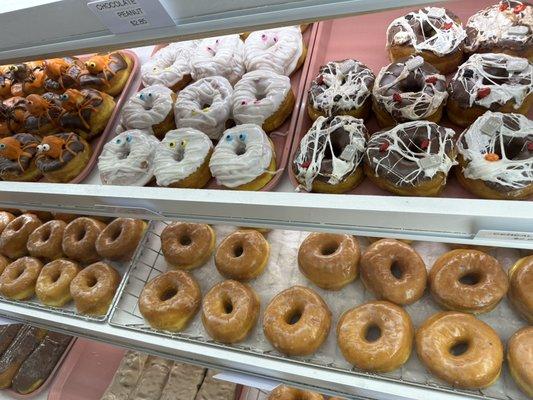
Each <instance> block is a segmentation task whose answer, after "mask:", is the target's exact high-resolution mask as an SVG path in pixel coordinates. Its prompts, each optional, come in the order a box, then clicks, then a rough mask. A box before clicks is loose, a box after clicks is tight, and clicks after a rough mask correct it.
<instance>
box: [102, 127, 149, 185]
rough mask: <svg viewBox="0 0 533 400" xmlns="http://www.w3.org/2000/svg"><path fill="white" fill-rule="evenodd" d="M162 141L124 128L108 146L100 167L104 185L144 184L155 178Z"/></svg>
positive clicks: (105, 147)
mask: <svg viewBox="0 0 533 400" xmlns="http://www.w3.org/2000/svg"><path fill="white" fill-rule="evenodd" d="M158 145H159V141H158V140H157V139H156V138H155V137H154V136H153V135H150V134H149V133H148V132H145V131H141V130H138V129H132V130H129V131H124V132H122V133H121V134H119V135H118V136H116V137H115V138H114V139H113V140H111V141H110V142H108V143H106V144H105V145H104V149H103V150H102V154H100V157H98V170H99V171H100V179H101V180H102V183H103V184H104V185H123V186H144V185H146V184H147V183H148V182H150V181H151V180H152V178H153V177H154V156H155V149H156V148H157V146H158Z"/></svg>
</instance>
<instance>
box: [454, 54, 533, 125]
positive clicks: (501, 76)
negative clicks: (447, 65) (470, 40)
mask: <svg viewBox="0 0 533 400" xmlns="http://www.w3.org/2000/svg"><path fill="white" fill-rule="evenodd" d="M532 81H533V65H532V64H530V63H529V62H528V60H527V59H525V58H520V57H513V56H508V55H506V54H491V53H489V54H472V55H471V56H470V58H469V59H468V60H467V61H466V62H465V63H463V64H462V65H461V66H460V67H459V69H458V70H457V72H456V73H455V75H454V76H453V78H452V80H451V81H450V84H449V87H448V91H449V93H450V98H449V99H448V105H447V108H446V112H447V114H448V118H449V119H450V121H451V122H453V123H454V124H457V125H460V126H463V127H468V126H469V125H471V124H472V123H474V121H475V120H476V119H477V118H478V117H480V116H481V115H483V114H484V113H485V112H486V111H487V110H490V111H499V112H503V113H510V112H514V113H518V114H524V115H526V114H527V113H528V111H529V109H530V108H531V104H533V83H532Z"/></svg>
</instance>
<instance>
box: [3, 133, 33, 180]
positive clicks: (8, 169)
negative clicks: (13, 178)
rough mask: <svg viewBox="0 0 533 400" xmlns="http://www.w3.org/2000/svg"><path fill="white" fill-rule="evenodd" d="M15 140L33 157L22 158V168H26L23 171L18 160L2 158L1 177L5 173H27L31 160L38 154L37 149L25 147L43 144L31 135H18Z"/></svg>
mask: <svg viewBox="0 0 533 400" xmlns="http://www.w3.org/2000/svg"><path fill="white" fill-rule="evenodd" d="M13 138H14V139H16V140H17V141H19V142H20V143H21V144H22V148H23V149H24V151H25V152H27V153H30V154H31V157H25V156H22V157H21V158H20V164H21V165H22V168H24V170H23V171H21V170H20V167H19V163H18V161H17V160H9V159H7V158H5V157H0V175H2V174H5V173H21V172H24V171H26V169H27V168H28V167H29V166H30V162H31V160H33V158H34V157H35V154H36V153H37V147H36V146H32V147H28V148H24V147H25V146H27V145H28V144H32V143H33V144H35V145H38V144H39V143H40V142H41V141H40V140H39V138H38V137H37V136H35V135H32V134H30V133H17V134H15V135H13Z"/></svg>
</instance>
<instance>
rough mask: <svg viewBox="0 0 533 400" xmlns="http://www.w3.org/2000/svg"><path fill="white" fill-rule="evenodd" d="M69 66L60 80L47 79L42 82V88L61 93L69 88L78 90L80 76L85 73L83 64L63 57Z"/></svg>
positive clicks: (74, 59) (75, 59)
mask: <svg viewBox="0 0 533 400" xmlns="http://www.w3.org/2000/svg"><path fill="white" fill-rule="evenodd" d="M63 60H65V61H66V62H68V63H69V64H70V66H69V67H68V69H67V70H66V71H65V73H64V74H63V75H62V77H61V80H59V79H56V78H52V77H47V78H46V79H45V81H44V88H45V89H46V90H51V91H61V90H65V89H69V88H74V89H78V88H79V87H80V75H81V74H82V73H83V72H84V71H85V68H84V65H83V63H82V62H81V61H80V60H78V59H77V58H74V57H63Z"/></svg>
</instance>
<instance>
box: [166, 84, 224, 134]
mask: <svg viewBox="0 0 533 400" xmlns="http://www.w3.org/2000/svg"><path fill="white" fill-rule="evenodd" d="M232 95H233V88H232V87H231V84H230V83H229V82H228V80H227V79H226V78H224V77H222V76H210V77H207V78H202V79H200V80H199V81H197V82H194V83H193V84H191V85H189V86H187V87H186V88H185V89H183V90H182V91H180V92H179V93H178V97H177V99H176V103H175V104H174V118H175V120H176V127H177V128H195V129H198V130H199V131H201V132H203V133H205V134H206V135H207V136H209V137H210V138H211V139H218V138H220V136H221V135H222V132H223V131H224V129H225V124H226V121H227V120H228V119H229V118H230V116H231V115H230V114H231V105H232V101H231V99H232Z"/></svg>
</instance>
